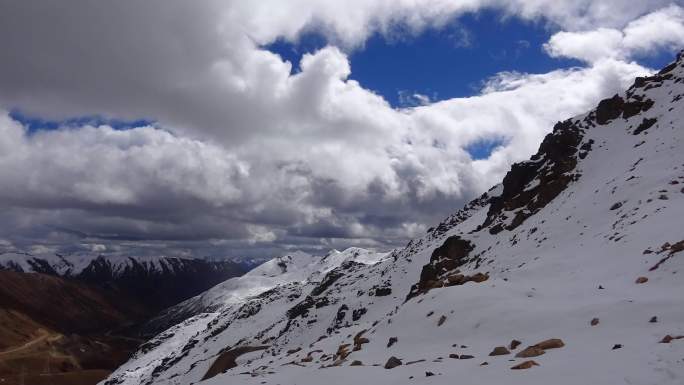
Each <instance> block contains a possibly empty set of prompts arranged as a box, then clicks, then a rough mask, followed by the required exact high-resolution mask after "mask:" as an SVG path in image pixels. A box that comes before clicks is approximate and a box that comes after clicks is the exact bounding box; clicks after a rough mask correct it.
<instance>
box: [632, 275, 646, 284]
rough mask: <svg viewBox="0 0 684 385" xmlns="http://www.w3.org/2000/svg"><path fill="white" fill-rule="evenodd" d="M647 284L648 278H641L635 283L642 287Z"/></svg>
mask: <svg viewBox="0 0 684 385" xmlns="http://www.w3.org/2000/svg"><path fill="white" fill-rule="evenodd" d="M646 282H648V278H646V277H639V278H637V279H636V281H634V283H636V284H637V285H640V284H642V283H646Z"/></svg>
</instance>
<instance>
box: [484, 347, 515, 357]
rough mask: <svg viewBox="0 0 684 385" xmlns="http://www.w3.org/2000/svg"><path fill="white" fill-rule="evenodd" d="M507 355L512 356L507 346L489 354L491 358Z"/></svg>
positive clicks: (496, 348)
mask: <svg viewBox="0 0 684 385" xmlns="http://www.w3.org/2000/svg"><path fill="white" fill-rule="evenodd" d="M506 354H511V352H510V351H509V350H508V349H506V347H505V346H497V347H495V348H494V350H492V352H491V353H489V355H490V356H505V355H506Z"/></svg>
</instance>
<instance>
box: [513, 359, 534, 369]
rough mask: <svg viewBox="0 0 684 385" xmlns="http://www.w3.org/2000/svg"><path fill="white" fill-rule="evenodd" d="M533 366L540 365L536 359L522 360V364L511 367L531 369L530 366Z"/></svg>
mask: <svg viewBox="0 0 684 385" xmlns="http://www.w3.org/2000/svg"><path fill="white" fill-rule="evenodd" d="M533 366H539V364H538V363H536V362H534V361H532V360H529V361H525V362H522V363H520V364H518V365H515V366H514V367H512V368H511V369H513V370H521V369H529V368H531V367H533Z"/></svg>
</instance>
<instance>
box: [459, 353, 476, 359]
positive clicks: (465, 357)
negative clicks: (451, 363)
mask: <svg viewBox="0 0 684 385" xmlns="http://www.w3.org/2000/svg"><path fill="white" fill-rule="evenodd" d="M471 358H475V356H471V355H470V354H461V356H460V357H458V359H459V360H469V359H471Z"/></svg>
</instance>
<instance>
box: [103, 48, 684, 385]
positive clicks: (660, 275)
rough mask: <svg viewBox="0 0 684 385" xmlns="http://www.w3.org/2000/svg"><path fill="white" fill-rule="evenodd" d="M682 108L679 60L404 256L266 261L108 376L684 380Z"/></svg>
mask: <svg viewBox="0 0 684 385" xmlns="http://www.w3.org/2000/svg"><path fill="white" fill-rule="evenodd" d="M683 99H684V55H682V54H680V55H679V56H678V58H677V61H676V62H675V63H673V64H672V65H669V66H667V67H666V68H665V69H663V70H662V71H661V72H660V73H658V74H656V75H654V76H651V77H648V78H638V79H637V80H636V81H635V83H634V85H633V86H632V87H631V88H630V89H629V90H627V91H626V92H624V93H623V94H621V95H616V96H614V97H612V98H609V99H606V100H604V101H602V102H601V103H599V105H598V106H597V108H596V109H594V110H592V111H589V112H588V113H586V114H584V115H580V116H577V117H574V118H572V119H569V120H567V121H564V122H561V123H558V124H557V125H556V126H555V127H554V130H553V132H552V133H551V134H549V135H548V136H547V137H546V138H545V139H544V141H543V143H542V144H541V146H540V148H539V151H538V153H537V154H535V155H534V156H533V157H532V158H531V159H530V160H529V161H526V162H522V163H519V164H516V165H514V166H513V167H512V168H511V170H510V171H509V173H508V174H507V175H506V177H505V178H504V180H503V182H502V183H501V184H500V185H498V186H495V187H493V188H492V189H491V190H490V191H488V192H487V193H485V194H483V195H482V196H481V197H479V198H477V199H475V200H474V201H473V202H471V203H470V204H468V205H467V206H466V207H465V208H463V209H462V210H460V211H458V212H457V213H456V214H454V215H452V216H450V217H449V218H447V219H446V220H445V221H444V222H442V223H441V224H439V225H438V226H436V227H435V228H433V229H431V231H430V232H429V233H428V234H426V235H425V236H424V237H422V238H421V239H416V240H414V241H412V242H410V243H409V244H408V245H407V246H406V247H405V248H404V249H402V250H398V251H394V252H392V253H391V254H389V255H386V256H382V255H373V254H370V253H369V254H367V257H365V256H361V254H363V253H364V252H362V251H360V250H359V252H360V253H361V254H360V255H359V256H358V257H353V258H348V257H346V256H342V255H340V254H339V253H332V254H331V255H329V256H327V257H326V258H324V259H322V260H321V261H320V262H317V263H318V264H321V265H325V264H326V260H329V261H331V262H330V263H329V264H328V265H326V267H325V268H318V267H317V268H312V269H309V268H308V266H310V265H309V263H308V262H302V261H301V260H300V259H299V258H298V257H297V256H292V258H291V259H287V258H286V259H285V260H281V261H272V262H269V263H267V264H265V265H263V266H262V267H261V268H259V269H256V270H255V271H253V272H251V273H250V275H249V276H246V277H245V279H244V280H243V279H233V280H229V281H227V282H225V283H223V284H221V285H219V286H216V287H214V288H212V289H211V290H210V291H208V292H207V293H204V294H202V295H200V296H198V297H195V298H193V299H192V300H190V301H189V302H186V303H184V304H183V305H179V306H197V308H196V309H199V310H200V311H201V313H200V314H198V315H196V316H194V317H192V318H189V319H187V320H185V321H183V322H181V323H179V324H177V325H174V326H173V327H171V328H169V329H168V330H166V331H164V332H163V333H161V334H159V335H158V336H156V337H155V338H153V339H152V340H151V341H149V342H148V343H146V344H144V345H142V346H141V347H140V349H139V351H138V352H137V353H136V354H135V355H134V357H133V358H132V359H131V360H130V361H129V362H128V363H126V364H125V365H123V366H122V367H120V368H119V369H118V370H117V371H116V372H114V373H113V374H112V375H111V376H110V377H109V379H108V380H107V381H106V382H104V383H105V384H108V385H112V384H136V385H137V384H178V385H181V384H182V385H187V384H199V383H201V384H206V385H215V384H216V385H218V384H283V385H285V384H288V385H289V384H298V385H309V384H310V385H314V384H316V385H317V384H328V385H334V384H350V383H359V384H365V383H372V384H405V383H411V384H413V383H416V384H423V383H425V384H454V383H458V384H463V385H474V384H561V385H562V384H573V385H575V384H594V385H603V384H605V385H608V384H644V385H646V384H659V385H665V384H672V385H675V384H677V385H681V384H682V383H684V359H683V357H684V337H682V336H684V295H683V294H684V279H682V278H681V274H682V271H684V258H683V257H684V253H682V251H684V232H683V231H682V227H680V226H681V225H682V223H683V222H682V215H683V214H684V142H683V141H684V127H683V126H684V120H683V119H684V100H683ZM539 102H540V103H552V102H553V101H546V100H540V101H539ZM342 254H344V253H342ZM332 261H334V262H332ZM281 262H282V263H281ZM292 267H295V268H294V269H292ZM288 274H289V275H292V277H285V276H287V275H288ZM304 276H306V278H302V277H304ZM313 276H315V278H312V277H313ZM261 279H263V281H261ZM243 281H244V282H243ZM250 285H253V286H250ZM511 369H520V370H511Z"/></svg>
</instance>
